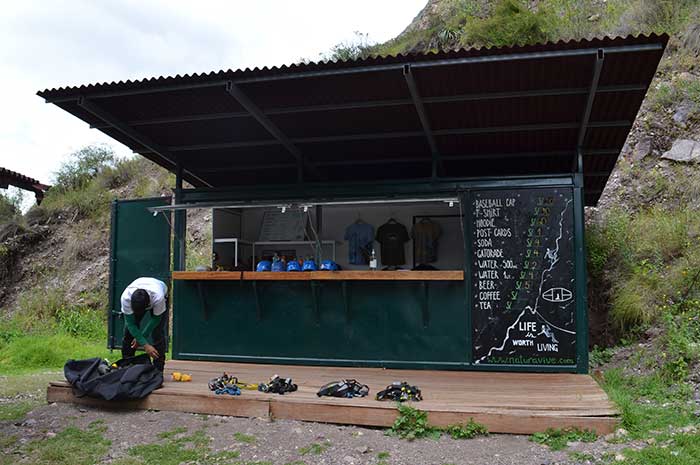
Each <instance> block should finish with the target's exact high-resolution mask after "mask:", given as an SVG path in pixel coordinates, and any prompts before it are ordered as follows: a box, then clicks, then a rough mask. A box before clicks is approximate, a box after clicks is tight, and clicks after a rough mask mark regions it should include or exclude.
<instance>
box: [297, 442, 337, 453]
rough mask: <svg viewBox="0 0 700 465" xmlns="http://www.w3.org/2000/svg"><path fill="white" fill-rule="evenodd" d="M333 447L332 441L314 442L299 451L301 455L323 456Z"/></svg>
mask: <svg viewBox="0 0 700 465" xmlns="http://www.w3.org/2000/svg"><path fill="white" fill-rule="evenodd" d="M330 447H331V443H330V441H325V442H322V443H318V442H314V443H312V444H309V445H308V446H304V447H302V448H300V449H299V454H301V455H309V454H311V455H321V454H323V453H324V452H325V451H327V450H328V448H330Z"/></svg>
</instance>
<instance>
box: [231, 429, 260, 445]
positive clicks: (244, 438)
mask: <svg viewBox="0 0 700 465" xmlns="http://www.w3.org/2000/svg"><path fill="white" fill-rule="evenodd" d="M233 439H235V440H236V441H238V442H243V443H245V444H253V443H254V442H255V441H257V438H256V437H255V436H253V435H252V434H244V433H240V432H236V433H233Z"/></svg>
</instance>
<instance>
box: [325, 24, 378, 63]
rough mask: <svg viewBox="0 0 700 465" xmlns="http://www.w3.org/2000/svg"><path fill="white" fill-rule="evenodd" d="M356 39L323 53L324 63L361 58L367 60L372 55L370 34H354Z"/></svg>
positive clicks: (357, 32)
mask: <svg viewBox="0 0 700 465" xmlns="http://www.w3.org/2000/svg"><path fill="white" fill-rule="evenodd" d="M354 35H355V36H354V38H353V39H352V40H348V41H345V42H340V43H339V44H336V45H334V46H333V47H331V50H330V52H329V53H322V54H321V60H323V61H348V60H357V59H359V58H367V57H368V56H370V55H371V54H372V47H373V46H372V44H371V43H370V41H369V34H366V33H362V32H359V31H355V32H354Z"/></svg>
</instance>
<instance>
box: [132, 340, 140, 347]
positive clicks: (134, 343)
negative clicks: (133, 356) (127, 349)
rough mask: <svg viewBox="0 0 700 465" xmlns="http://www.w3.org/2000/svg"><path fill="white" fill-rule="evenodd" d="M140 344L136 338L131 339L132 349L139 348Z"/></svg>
mask: <svg viewBox="0 0 700 465" xmlns="http://www.w3.org/2000/svg"><path fill="white" fill-rule="evenodd" d="M138 346H139V343H138V342H136V339H132V340H131V348H132V349H135V348H137V347H138Z"/></svg>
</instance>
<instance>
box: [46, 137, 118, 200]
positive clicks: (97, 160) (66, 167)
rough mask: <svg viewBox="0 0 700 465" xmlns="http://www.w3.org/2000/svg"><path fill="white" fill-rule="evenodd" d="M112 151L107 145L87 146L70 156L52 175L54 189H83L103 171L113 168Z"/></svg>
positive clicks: (113, 158)
mask: <svg viewBox="0 0 700 465" xmlns="http://www.w3.org/2000/svg"><path fill="white" fill-rule="evenodd" d="M114 162H115V156H114V151H113V150H112V148H111V147H110V146H108V145H88V146H86V147H83V148H82V149H80V150H78V151H77V152H73V153H72V154H70V156H69V158H68V160H67V161H65V162H64V163H63V164H62V165H61V167H60V168H59V169H58V171H56V173H54V177H55V179H56V181H55V183H54V184H55V185H54V188H55V189H58V190H61V191H68V190H75V189H83V188H85V187H86V186H87V184H88V183H89V182H90V181H91V180H92V179H93V178H94V177H95V176H97V175H98V174H99V173H100V172H101V171H102V170H103V169H105V168H107V167H110V166H114Z"/></svg>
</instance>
